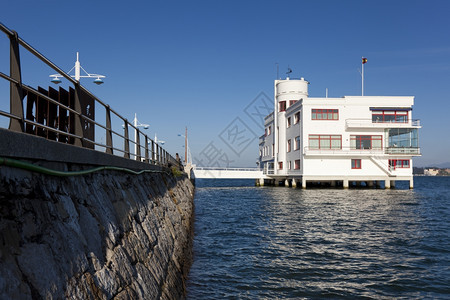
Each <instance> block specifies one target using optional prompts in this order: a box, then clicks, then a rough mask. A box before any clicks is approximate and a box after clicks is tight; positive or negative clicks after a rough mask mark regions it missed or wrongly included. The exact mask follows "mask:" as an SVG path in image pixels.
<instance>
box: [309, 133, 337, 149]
mask: <svg viewBox="0 0 450 300" xmlns="http://www.w3.org/2000/svg"><path fill="white" fill-rule="evenodd" d="M308 139H309V149H342V136H341V135H326V134H310V135H309V137H308Z"/></svg>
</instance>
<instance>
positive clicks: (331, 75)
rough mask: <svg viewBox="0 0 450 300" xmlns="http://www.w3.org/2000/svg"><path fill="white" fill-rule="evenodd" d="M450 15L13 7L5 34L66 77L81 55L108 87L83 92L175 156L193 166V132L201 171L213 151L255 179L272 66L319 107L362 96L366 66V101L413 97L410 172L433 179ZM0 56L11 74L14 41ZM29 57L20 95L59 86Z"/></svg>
mask: <svg viewBox="0 0 450 300" xmlns="http://www.w3.org/2000/svg"><path fill="white" fill-rule="evenodd" d="M448 11H450V1H445V0H441V1H437V0H431V1H430V0H428V1H412V0H409V1H380V0H377V1H370V0H367V1H356V0H355V1H332V0H329V1H320V0H319V1H76V2H73V1H54V0H42V1H8V2H7V3H6V4H3V5H2V10H1V11H0V22H2V23H3V24H5V25H6V26H7V27H9V28H10V29H13V30H16V31H17V32H18V33H19V35H20V36H21V37H22V38H23V39H25V40H26V41H27V42H28V43H29V44H31V45H32V46H33V47H34V48H36V49H37V50H39V51H40V52H41V53H42V54H44V55H45V56H46V57H48V58H50V59H51V60H52V61H53V62H54V63H56V64H57V65H58V66H60V67H61V68H62V69H63V70H67V71H68V70H69V69H70V68H71V67H72V66H73V63H74V61H75V53H76V52H77V51H79V52H80V61H81V64H82V66H83V67H84V68H85V69H86V70H87V71H88V72H90V73H100V74H104V75H106V76H107V78H106V79H105V84H104V85H101V86H95V85H94V84H92V83H91V82H90V81H88V80H83V81H82V83H83V85H84V86H86V87H87V88H88V89H89V90H91V91H92V92H93V93H94V94H95V95H96V96H98V97H99V98H100V99H102V100H103V101H104V102H106V103H109V104H110V105H111V107H113V108H114V109H115V110H116V111H118V112H119V113H121V114H122V115H124V116H126V117H127V118H129V119H130V120H132V119H133V116H134V113H137V114H138V119H139V121H141V122H142V123H148V124H150V129H149V130H148V134H149V135H150V136H151V137H153V136H154V134H155V132H156V133H157V135H158V138H159V139H162V140H165V141H166V144H165V146H166V148H167V149H168V150H169V152H171V153H175V152H179V153H183V152H184V148H182V146H183V144H184V141H183V139H182V138H180V137H178V136H177V134H178V133H184V128H185V126H187V127H188V130H189V137H190V139H189V143H190V148H191V152H192V155H193V156H194V158H197V159H198V160H201V161H202V162H204V164H207V163H206V160H207V159H209V158H211V155H212V153H213V152H212V150H215V151H216V152H215V154H217V155H216V156H215V157H216V158H222V161H221V162H220V163H221V164H222V165H223V164H228V165H230V166H255V161H256V158H257V155H258V140H257V139H256V138H255V137H257V136H259V135H261V134H262V133H263V130H262V129H261V128H260V125H258V124H256V123H255V122H253V120H252V119H251V118H250V117H249V115H248V114H246V113H245V109H246V107H248V106H249V105H250V106H251V105H252V103H253V104H254V103H255V102H252V101H254V100H255V99H256V100H257V99H258V97H262V96H261V95H267V96H269V97H272V96H273V80H274V79H275V77H276V63H278V64H279V68H280V74H282V75H284V73H285V72H286V70H287V67H288V66H289V67H290V68H292V69H293V74H292V75H293V77H304V78H305V79H306V80H308V81H309V82H310V83H311V84H310V86H309V92H310V96H312V97H320V96H324V95H325V89H326V88H328V90H329V96H330V97H341V96H344V95H359V94H360V88H361V86H360V75H359V73H358V68H360V60H361V57H362V56H365V57H367V58H368V63H367V64H366V65H365V79H366V81H365V94H366V95H393V96H397V95H406V96H409V95H412V96H415V105H414V110H413V118H415V119H420V120H421V122H422V125H423V128H422V129H421V130H420V132H419V139H420V146H421V149H422V152H423V156H422V157H420V158H417V159H415V163H416V165H431V164H436V163H442V162H450V136H449V132H450V125H449V124H450V123H449V122H448V121H447V116H448V114H449V111H450V99H449V98H450V97H449V93H448V92H447V90H448V89H447V86H448V85H449V82H450V58H449V57H450V39H449V38H448V32H450V18H448ZM0 54H1V56H0V71H2V72H5V73H8V70H7V68H6V67H5V66H7V63H8V60H7V57H8V40H7V38H6V36H5V35H1V36H0ZM23 55H24V56H23V58H22V64H23V68H24V81H25V82H26V83H28V84H29V85H42V86H47V85H49V80H48V75H49V74H52V73H54V72H53V71H51V70H49V69H48V68H45V67H43V66H42V65H41V64H39V63H37V62H36V61H35V60H33V58H31V57H30V56H27V55H25V54H23ZM5 68H6V69H5ZM50 84H51V83H50ZM0 89H2V90H3V91H2V92H1V94H0V95H1V97H2V98H3V97H4V95H5V90H6V89H7V86H5V84H3V83H2V84H0ZM261 93H263V94H261ZM1 102H2V104H0V109H4V108H5V105H6V104H7V102H8V101H1ZM5 103H6V104H5ZM237 124H238V125H239V126H241V128H242V126H246V129H247V131H248V132H251V134H247V136H246V137H245V139H243V140H242V143H241V144H239V145H240V146H239V147H238V148H239V149H237V148H236V146H235V145H234V146H233V145H231V146H230V141H229V140H228V142H227V138H226V133H227V132H228V130H230V129H233V128H236V127H235V126H236V125H237ZM243 124H244V125H243ZM228 137H229V136H228ZM247 140H248V143H247V142H246V141H247ZM234 142H236V140H235V141H234ZM207 154H208V155H209V156H207ZM214 163H217V161H215V162H214Z"/></svg>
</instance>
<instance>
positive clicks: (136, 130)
mask: <svg viewBox="0 0 450 300" xmlns="http://www.w3.org/2000/svg"><path fill="white" fill-rule="evenodd" d="M133 126H134V156H135V159H136V160H137V159H138V157H137V147H138V144H137V136H138V134H139V132H138V127H143V128H144V129H148V128H149V127H150V125H148V124H142V123H141V122H139V121H138V119H137V114H136V113H135V114H134V119H133ZM122 128H125V125H122ZM139 147H140V145H139Z"/></svg>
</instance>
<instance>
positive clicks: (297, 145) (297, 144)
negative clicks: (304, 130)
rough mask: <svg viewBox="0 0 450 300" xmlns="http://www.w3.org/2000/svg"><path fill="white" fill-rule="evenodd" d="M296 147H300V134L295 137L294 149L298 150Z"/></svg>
mask: <svg viewBox="0 0 450 300" xmlns="http://www.w3.org/2000/svg"><path fill="white" fill-rule="evenodd" d="M298 149H300V136H296V137H295V145H294V150H298Z"/></svg>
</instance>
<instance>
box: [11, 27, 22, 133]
mask: <svg viewBox="0 0 450 300" xmlns="http://www.w3.org/2000/svg"><path fill="white" fill-rule="evenodd" d="M9 40H10V58H9V69H10V77H11V78H12V79H14V80H16V81H17V82H18V84H15V83H13V82H11V83H10V84H9V86H10V91H9V97H10V113H11V114H12V115H14V116H17V117H19V118H20V120H16V119H13V118H10V120H9V129H10V130H13V131H19V132H24V126H23V123H24V116H23V102H22V101H23V91H22V74H21V69H20V54H19V36H18V34H17V32H15V31H14V35H12V36H10V37H9Z"/></svg>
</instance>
